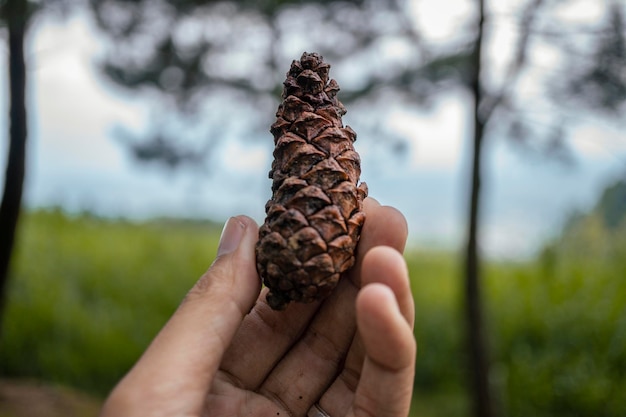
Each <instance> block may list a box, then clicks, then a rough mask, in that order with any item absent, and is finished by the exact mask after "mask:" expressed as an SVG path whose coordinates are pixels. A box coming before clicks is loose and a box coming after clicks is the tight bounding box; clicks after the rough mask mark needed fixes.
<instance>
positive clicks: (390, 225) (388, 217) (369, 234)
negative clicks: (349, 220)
mask: <svg viewBox="0 0 626 417" xmlns="http://www.w3.org/2000/svg"><path fill="white" fill-rule="evenodd" d="M364 208H365V212H366V219H365V225H364V227H363V229H364V233H362V235H361V240H360V241H359V246H358V247H357V261H356V264H355V266H354V268H352V270H350V274H349V276H350V278H351V279H352V280H354V281H355V282H356V283H357V284H359V283H360V279H361V269H362V262H363V259H364V258H365V254H366V253H367V252H369V250H370V249H372V248H373V247H375V246H389V247H391V248H394V249H395V250H397V251H398V252H400V253H402V252H404V247H405V245H406V239H407V236H408V226H407V222H406V219H405V218H404V216H403V215H402V213H400V212H399V211H398V210H397V209H395V208H393V207H390V206H381V205H380V204H379V203H378V202H377V201H376V200H374V199H371V198H367V199H365V202H364ZM372 219H374V220H372Z"/></svg>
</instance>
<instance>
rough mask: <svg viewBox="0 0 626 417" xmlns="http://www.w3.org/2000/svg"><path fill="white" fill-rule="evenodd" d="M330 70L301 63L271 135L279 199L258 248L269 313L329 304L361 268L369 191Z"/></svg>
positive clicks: (311, 59) (272, 203) (305, 59)
mask: <svg viewBox="0 0 626 417" xmlns="http://www.w3.org/2000/svg"><path fill="white" fill-rule="evenodd" d="M329 69H330V65H328V64H327V63H325V62H324V61H323V59H322V57H321V56H320V55H318V54H316V53H311V54H309V53H306V52H305V53H304V54H302V57H301V58H300V61H293V63H292V64H291V68H290V70H289V72H288V73H287V79H286V80H285V82H284V90H283V102H282V103H281V104H280V105H279V107H278V111H277V112H276V117H277V120H276V122H275V123H274V124H273V125H272V127H271V129H270V131H271V132H272V134H273V135H274V144H275V149H274V162H273V163H272V170H271V171H270V173H269V176H270V178H271V179H272V180H273V183H272V198H271V199H270V200H269V201H268V202H267V204H266V206H265V213H266V215H267V217H266V219H265V223H264V224H263V226H261V228H260V230H259V241H258V243H257V246H256V257H257V270H258V272H259V275H260V276H261V278H262V279H263V282H264V284H265V285H266V286H267V287H269V289H270V292H269V293H268V295H267V301H268V303H269V305H270V306H271V307H272V308H273V309H276V310H280V309H283V308H284V307H285V306H286V305H287V303H289V302H290V301H298V302H304V303H308V302H311V301H314V300H318V299H321V298H324V297H326V296H327V295H328V294H330V292H331V291H332V290H333V289H334V288H335V286H336V285H337V282H338V281H339V278H340V276H341V274H342V273H343V272H345V271H347V270H348V269H349V268H351V267H352V266H353V265H354V262H355V258H354V255H355V250H356V245H357V243H358V241H359V237H360V233H361V227H362V226H363V222H364V221H365V213H364V211H363V199H364V198H365V197H366V196H367V186H366V185H365V183H361V185H360V186H358V187H357V183H358V182H359V176H360V175H361V160H360V157H359V154H357V153H356V151H355V150H354V147H353V145H352V143H353V142H354V141H355V140H356V133H354V131H353V130H352V129H351V128H350V127H349V126H346V127H343V124H342V121H341V116H343V115H344V114H345V113H346V110H345V108H344V107H343V104H341V102H340V101H339V100H338V99H337V98H336V94H337V92H338V91H339V86H338V85H337V82H336V81H335V80H330V81H329V80H328V71H329Z"/></svg>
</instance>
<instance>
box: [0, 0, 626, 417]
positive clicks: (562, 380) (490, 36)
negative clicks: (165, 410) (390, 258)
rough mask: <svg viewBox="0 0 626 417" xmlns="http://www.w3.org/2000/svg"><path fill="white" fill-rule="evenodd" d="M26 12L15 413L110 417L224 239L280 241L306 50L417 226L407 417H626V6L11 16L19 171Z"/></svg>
mask: <svg viewBox="0 0 626 417" xmlns="http://www.w3.org/2000/svg"><path fill="white" fill-rule="evenodd" d="M14 3H23V4H25V5H26V6H27V7H28V10H29V13H28V19H27V26H26V38H25V42H24V51H25V65H26V77H27V78H26V79H27V84H26V111H27V116H28V142H27V147H26V177H25V181H24V194H23V199H22V211H21V216H20V221H19V223H18V228H17V234H16V240H15V246H14V253H13V258H12V263H11V269H10V272H9V274H8V281H7V284H6V286H5V292H4V298H5V306H4V309H3V310H2V328H1V332H2V333H1V341H0V343H1V344H0V372H1V373H2V375H1V377H2V382H1V384H0V415H5V414H6V415H12V416H15V415H47V414H34V413H35V412H37V413H44V412H46V413H52V412H54V409H55V407H57V406H58V407H61V408H63V407H65V408H63V411H61V413H65V414H64V415H70V413H78V414H76V415H89V413H91V414H92V415H93V414H95V412H96V411H95V410H96V409H97V407H98V404H99V401H101V399H102V398H104V396H106V393H107V392H108V391H109V390H110V389H111V388H112V386H113V385H114V384H115V382H116V381H117V380H118V379H119V378H120V377H121V376H122V375H123V374H124V373H125V372H126V371H127V370H128V369H129V367H130V366H131V365H132V364H133V363H134V361H135V360H136V359H137V357H138V355H139V354H140V353H141V352H142V351H143V349H144V348H145V347H146V345H147V343H149V341H150V340H151V338H152V337H153V336H154V335H155V333H156V332H157V331H158V329H159V328H160V327H161V326H162V325H163V324H164V323H165V321H166V320H167V318H168V317H169V316H170V315H171V313H172V312H173V311H174V309H175V308H176V306H177V304H178V303H179V301H180V300H181V299H182V297H183V296H184V294H185V292H186V291H187V290H188V289H189V288H190V287H191V285H193V283H194V281H195V280H196V279H197V277H198V276H200V275H201V274H202V272H203V271H204V270H205V269H206V268H207V267H208V265H209V264H210V262H211V261H212V259H213V256H214V255H215V250H216V246H217V240H218V238H219V233H220V230H221V226H222V224H223V222H224V221H225V219H227V218H228V217H229V216H231V215H236V214H247V215H249V216H252V217H253V218H255V219H256V220H257V221H258V222H259V223H261V222H262V221H263V216H264V212H263V209H264V205H265V202H266V200H267V199H268V198H269V197H270V185H271V182H270V180H269V179H268V178H267V172H268V170H269V167H270V164H271V152H272V147H273V143H272V139H271V135H270V134H269V125H270V124H271V123H272V122H273V119H274V113H275V111H276V107H277V105H278V103H279V100H280V93H281V89H282V81H283V80H284V75H285V72H286V71H287V69H288V68H289V65H290V63H291V61H292V60H293V59H298V58H299V57H300V55H301V54H302V52H303V51H308V52H313V51H316V52H320V53H321V54H322V55H323V56H324V57H325V59H326V60H327V61H328V62H329V63H330V64H331V66H332V68H331V76H332V77H333V78H335V79H336V80H337V81H338V83H339V85H340V86H341V92H340V93H339V98H340V99H341V100H342V101H343V102H344V104H345V105H346V107H347V109H348V113H347V115H346V116H345V117H344V123H346V124H349V125H350V126H351V127H352V128H353V129H354V130H355V131H356V132H357V133H358V140H357V142H356V144H355V146H356V148H357V150H358V151H359V153H360V154H361V158H362V170H363V171H362V180H364V181H366V182H367V183H368V186H369V189H370V195H371V196H373V197H375V198H377V199H378V200H379V201H380V202H381V203H383V204H389V205H393V206H395V207H397V208H399V209H400V210H401V211H402V212H403V213H404V214H405V216H406V218H407V221H408V224H409V231H410V234H409V246H408V249H407V252H406V254H405V256H406V259H407V262H408V264H409V267H410V270H411V276H412V285H413V290H414V295H415V298H416V305H417V321H416V322H417V324H416V328H415V334H416V337H417V339H418V343H419V346H420V348H419V350H420V351H419V354H418V360H417V372H416V381H415V382H416V384H415V397H414V401H413V411H412V412H413V414H414V415H415V416H418V415H419V416H465V415H475V416H478V415H481V416H485V417H487V416H491V415H494V416H495V415H498V416H529V415H532V416H563V415H576V416H622V415H624V414H625V413H626V399H625V398H626V397H625V396H624V394H623V393H624V392H626V307H625V306H626V220H625V218H626V134H625V133H624V128H625V127H626V126H625V122H624V120H625V119H624V117H623V114H624V109H625V105H624V102H625V101H626V72H625V68H626V28H625V26H624V24H625V21H624V19H625V18H626V14H625V13H626V1H624V0H571V1H563V0H526V1H524V0H506V1H498V2H495V1H487V2H483V1H479V0H450V1H447V2H445V3H444V2H438V1H434V0H358V1H357V0H355V1H329V0H320V1H297V0H281V1H277V0H263V1H247V0H244V1H237V2H236V1H193V0H189V1H168V0H158V1H148V0H143V1H140V0H137V1H124V0H90V1H87V0H84V1H79V0H74V1H69V0H50V1H46V2H38V1H31V2H26V1H15V2H13V1H10V0H5V1H0V7H2V9H1V12H2V14H1V15H0V19H2V20H1V22H0V23H1V26H0V34H1V39H2V46H1V49H2V51H3V53H2V54H1V55H0V60H1V62H0V77H1V79H2V84H0V91H1V92H2V94H0V97H1V100H0V126H4V128H3V129H0V137H2V143H3V144H4V145H3V148H2V157H1V158H0V163H2V166H3V167H4V166H7V162H8V159H9V156H8V155H9V144H10V142H11V140H12V138H11V137H10V135H9V125H10V118H9V107H10V101H9V96H10V95H9V91H10V86H11V79H10V76H9V71H8V67H9V61H10V54H9V52H10V50H9V47H8V40H9V34H8V32H9V28H10V26H11V24H10V23H11V22H10V19H15V17H10V16H15V15H11V14H10V13H9V12H8V10H10V5H11V4H14ZM477 127H478V129H477ZM477 143H478V144H480V145H481V147H480V148H478V151H479V152H478V153H477V148H476V144H477ZM477 160H478V161H480V162H481V167H480V170H479V171H478V173H479V174H480V176H481V187H480V189H479V191H480V193H479V194H476V193H475V192H476V187H474V186H473V185H475V182H473V181H472V180H473V179H475V176H474V178H473V174H476V172H475V171H473V167H475V166H476V165H475V164H476V161H477ZM7 178H9V175H8V174H7V175H5V173H4V168H3V169H2V173H0V179H2V180H3V183H4V180H6V179H7ZM473 192H474V193H473ZM472 195H475V196H477V198H478V200H476V201H478V203H479V204H478V205H477V206H475V208H476V210H474V211H473V212H471V210H470V208H471V205H470V197H471V196H472ZM472 216H474V218H475V219H477V223H476V225H477V227H476V228H474V229H472V228H470V227H469V224H470V220H471V219H472ZM470 230H471V231H470ZM474 232H475V234H474ZM0 236H1V238H2V239H7V236H8V229H6V230H2V231H1V235H0ZM468 236H475V237H476V242H477V245H476V247H475V251H473V249H472V247H473V246H472V245H469V249H468V245H467V241H468ZM470 240H471V239H470ZM472 252H473V253H474V254H475V255H476V256H477V257H478V259H479V260H480V265H481V268H480V269H479V270H476V271H474V272H475V273H473V274H472V273H471V272H470V271H469V270H470V269H471V268H468V262H467V259H469V258H471V257H472V256H473V255H472ZM467 282H474V283H475V284H476V288H477V291H475V292H471V291H467V288H468V286H467ZM468 303H469V304H471V303H476V305H478V306H480V311H481V312H482V313H481V314H480V315H479V317H478V319H477V320H478V321H476V320H468V311H469V310H468V309H467V305H468ZM473 326H479V328H480V330H479V331H478V332H476V329H475V328H474V327H473ZM468 339H469V340H479V341H482V344H481V345H482V347H481V352H483V353H484V355H483V356H484V358H485V359H486V360H485V361H483V362H481V363H480V364H479V365H480V366H478V365H477V364H476V360H475V356H474V354H473V353H472V352H473V350H472V349H471V347H469V346H468V343H467V342H466V340H468ZM477 374H482V375H483V376H484V378H482V379H480V378H479V379H478V381H479V382H476V381H477V380H474V379H472V378H471V376H472V375H477ZM481 380H482V381H483V382H482V383H481V382H480V381H481ZM480 384H485V386H484V387H477V385H480ZM481 389H484V390H487V391H488V392H489V401H488V404H489V405H488V406H487V408H481V406H479V405H477V404H480V403H481V402H480V401H478V400H477V399H476V396H477V395H478V393H479V392H481ZM37 395H38V396H39V397H36V398H42V399H41V401H26V400H24V401H23V404H21V405H20V404H17V403H19V399H20V398H22V399H23V398H29V397H30V398H35V397H33V396H37ZM60 398H62V399H60ZM52 399H54V401H56V403H55V404H57V405H56V406H53V405H50V404H48V405H49V406H48V407H47V408H46V409H45V410H46V411H33V409H32V408H28V407H29V406H32V405H33V404H32V403H37V402H40V403H45V401H48V402H50V401H52ZM54 401H52V402H54ZM28 403H31V404H28ZM61 403H62V404H63V405H58V404H61ZM16 404H17V405H16ZM483 406H484V404H483ZM20 407H21V408H20ZM51 410H52V411H51ZM76 410H80V411H76ZM2 412H4V413H5V414H1V413H2ZM7 413H8V414H7ZM11 413H12V414H11ZM20 413H21V414H20ZM28 413H30V414H28Z"/></svg>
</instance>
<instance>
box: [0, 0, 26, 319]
mask: <svg viewBox="0 0 626 417" xmlns="http://www.w3.org/2000/svg"><path fill="white" fill-rule="evenodd" d="M5 10H6V18H7V26H8V29H9V84H10V104H9V105H10V109H9V121H10V130H9V155H8V159H7V169H6V176H5V185H4V194H3V196H2V203H1V205H0V326H1V324H2V318H3V314H2V313H3V312H4V304H5V301H6V290H7V282H8V278H9V266H10V262H11V254H12V252H13V246H14V243H15V234H16V230H17V224H18V220H19V215H20V207H21V202H22V189H23V184H24V172H25V160H26V103H25V98H26V63H25V61H24V35H25V32H26V20H27V9H26V0H8V1H7V3H6V4H5Z"/></svg>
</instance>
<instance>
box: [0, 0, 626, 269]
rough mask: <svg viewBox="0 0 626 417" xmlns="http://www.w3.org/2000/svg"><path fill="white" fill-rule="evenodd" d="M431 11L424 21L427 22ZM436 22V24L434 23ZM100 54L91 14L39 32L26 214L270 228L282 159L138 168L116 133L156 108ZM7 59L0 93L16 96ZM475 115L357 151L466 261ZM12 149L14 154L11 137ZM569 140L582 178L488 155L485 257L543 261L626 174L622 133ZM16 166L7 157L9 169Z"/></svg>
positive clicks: (361, 145)
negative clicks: (550, 242)
mask: <svg viewBox="0 0 626 417" xmlns="http://www.w3.org/2000/svg"><path fill="white" fill-rule="evenodd" d="M427 3H428V2H427ZM425 10H427V9H424V8H422V9H421V10H420V13H422V12H423V14H424V15H427V13H429V12H428V11H425ZM457 10H459V13H462V12H463V9H457ZM430 13H435V12H432V11H431V12H430ZM425 20H426V21H429V22H431V23H433V21H434V22H435V23H436V19H434V18H433V17H431V18H429V19H425ZM442 26H443V25H433V30H438V31H442V33H441V34H440V35H441V36H446V34H445V31H444V30H443V29H442ZM448 26H450V25H448ZM449 30H453V27H452V26H451V27H450V29H449ZM101 48H102V44H101V42H100V40H99V38H98V36H97V33H96V31H95V29H93V28H92V27H91V26H90V23H89V20H88V19H87V18H86V17H85V16H83V15H76V16H73V17H71V18H70V19H69V20H67V21H65V22H59V21H53V20H48V19H45V20H41V21H39V22H38V23H37V24H36V26H35V27H34V28H33V31H32V32H31V36H30V38H29V43H28V48H27V60H28V68H29V73H28V76H29V85H28V109H29V117H30V120H29V134H30V136H29V145H28V168H27V179H26V189H25V203H26V205H27V206H28V207H32V208H34V207H49V206H61V207H64V208H66V209H67V210H69V211H82V210H89V211H92V212H95V213H97V214H100V215H104V216H111V217H118V216H121V217H128V218H134V219H143V218H148V217H153V216H182V217H199V218H211V219H214V220H217V221H224V220H225V219H227V218H228V217H229V216H231V215H236V214H247V215H250V216H252V217H253V218H255V219H256V220H257V221H258V222H259V223H261V222H262V221H263V215H264V213H263V209H264V205H265V202H266V200H267V199H268V198H269V196H270V185H271V183H270V180H269V179H268V178H267V171H268V170H269V166H270V164H271V155H270V153H269V152H268V149H271V148H270V147H268V146H267V145H263V144H258V143H250V141H246V142H244V141H240V140H229V141H227V142H226V143H225V144H223V149H222V152H221V153H220V154H219V155H221V157H220V158H219V159H215V160H214V161H213V170H212V173H211V174H210V175H203V174H201V173H198V172H193V171H189V170H186V171H185V170H183V171H182V172H171V171H165V170H162V169H158V168H156V167H152V166H147V165H144V164H138V163H137V162H136V161H134V160H133V159H132V158H131V157H130V155H129V153H128V150H127V149H126V148H125V147H124V145H123V144H122V143H121V142H120V141H119V140H116V138H115V134H114V132H115V131H116V129H118V128H119V127H124V128H125V129H129V130H131V131H141V130H142V128H143V127H145V126H146V125H147V124H148V123H149V120H150V114H149V111H148V106H147V105H146V102H145V101H142V100H145V99H142V98H140V97H137V96H136V95H132V94H130V93H128V92H125V91H122V90H120V89H119V88H117V87H115V86H113V85H112V84H111V83H110V82H108V81H107V80H105V79H104V78H103V77H102V76H101V75H100V74H99V73H98V71H97V69H96V63H95V60H96V58H97V56H98V53H99V52H100V51H101ZM5 50H6V49H4V50H3V51H5ZM548 54H549V53H548ZM5 55H6V53H3V54H2V58H1V59H2V60H3V61H2V62H1V64H2V65H1V67H2V69H1V70H0V76H1V79H2V80H3V81H2V84H0V91H5V92H6V91H7V81H6V70H5V68H6V56H5ZM546 59H547V58H546ZM331 75H332V74H331ZM339 81H340V80H339ZM466 104H467V97H463V96H462V94H460V93H451V94H449V95H447V96H443V97H441V98H440V99H439V100H437V101H436V102H435V105H434V106H433V107H432V108H431V109H429V110H428V111H424V112H421V113H416V112H409V111H402V110H398V111H397V112H394V113H393V115H392V117H391V118H390V120H389V123H390V125H392V126H393V128H394V129H395V131H396V132H397V133H398V134H402V135H403V136H404V137H405V138H406V139H407V142H408V147H407V151H406V153H405V154H404V155H403V156H401V157H396V156H392V155H386V156H385V155H383V157H385V158H387V161H386V162H384V163H381V155H380V154H379V152H378V150H377V148H376V147H373V146H372V145H371V141H369V142H368V141H367V140H358V141H357V143H356V144H355V146H356V148H357V151H359V152H360V153H361V156H362V167H363V171H362V177H361V178H362V180H363V181H365V182H367V183H368V186H369V189H370V195H371V196H373V197H375V198H377V199H378V200H379V201H380V202H381V203H383V204H389V205H393V206H395V207H397V208H399V209H400V210H401V211H402V212H403V213H404V214H405V216H406V218H407V221H408V224H409V233H410V235H409V238H410V242H411V244H412V245H414V246H416V247H419V248H424V249H428V250H429V249H433V248H437V249H440V248H445V249H453V250H454V249H458V248H459V247H460V245H462V242H463V237H464V233H465V229H464V223H465V213H466V211H467V210H466V208H467V199H468V195H467V189H468V188H467V186H468V184H469V176H468V174H469V168H470V164H469V159H468V158H469V152H468V151H469V148H468V146H469V135H468V132H469V130H470V128H471V123H470V121H469V120H468V113H467V105H466ZM268 111H270V112H272V113H273V112H274V111H275V109H270V110H268ZM6 114H7V94H6V93H5V94H1V98H0V126H7V125H8V124H7V122H6V119H7V116H6ZM349 116H350V111H349V113H348V115H347V116H346V117H347V118H349ZM346 120H348V119H346ZM348 121H349V120H348ZM0 137H1V138H2V139H3V141H2V143H4V144H6V132H0ZM569 139H570V143H571V145H572V147H573V149H574V151H575V154H576V155H577V164H576V166H574V167H566V166H563V165H560V164H559V163H556V162H554V161H547V160H543V159H541V158H537V157H534V156H530V155H525V154H524V153H523V152H520V151H519V150H518V149H516V148H515V147H514V146H511V145H510V144H508V143H507V142H506V141H504V140H497V139H493V140H491V141H489V142H487V143H486V154H485V177H486V179H487V180H486V183H485V187H484V193H483V197H484V200H483V201H484V212H483V216H482V218H481V221H482V225H483V234H482V236H481V238H482V239H481V242H482V247H483V251H484V252H485V253H486V254H487V255H489V256H492V257H498V258H519V257H524V256H528V255H530V254H532V253H533V251H535V250H536V249H537V248H538V247H540V245H541V244H542V243H543V242H545V241H546V240H547V239H550V238H551V237H553V236H554V235H555V234H556V233H558V230H559V228H560V227H561V225H562V224H563V222H564V220H565V219H566V218H567V216H568V215H569V214H570V213H572V212H573V211H574V210H576V209H578V210H585V209H588V208H589V207H590V206H591V205H592V204H593V203H594V201H595V199H596V198H597V196H598V194H599V193H600V192H601V190H602V187H604V186H605V185H606V184H607V183H608V182H609V181H611V180H612V179H614V178H616V177H617V176H618V175H623V174H624V170H625V168H624V167H625V166H626V138H625V137H624V134H622V133H620V132H619V131H618V129H617V128H615V127H611V126H610V125H608V124H603V123H601V122H597V121H593V122H590V123H587V124H583V125H582V126H581V128H579V129H577V130H576V131H575V132H573V134H572V135H571V137H570V138H569ZM267 140H268V141H271V135H270V134H269V133H267ZM0 149H1V150H3V151H5V148H0ZM5 155H6V152H2V155H1V157H0V162H4V160H3V159H2V158H5ZM234 155H236V157H232V156H234ZM2 176H3V173H2V174H0V177H2Z"/></svg>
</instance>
